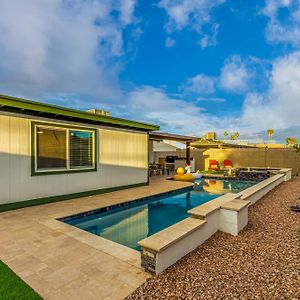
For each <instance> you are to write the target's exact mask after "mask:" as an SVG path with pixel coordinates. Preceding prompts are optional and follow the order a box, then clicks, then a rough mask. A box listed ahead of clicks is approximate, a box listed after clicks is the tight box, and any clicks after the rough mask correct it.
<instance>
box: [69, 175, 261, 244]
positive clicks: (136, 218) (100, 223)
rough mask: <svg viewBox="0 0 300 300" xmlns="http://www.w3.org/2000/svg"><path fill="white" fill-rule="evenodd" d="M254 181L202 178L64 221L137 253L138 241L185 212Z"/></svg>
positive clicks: (167, 225) (169, 224)
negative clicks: (171, 192)
mask: <svg viewBox="0 0 300 300" xmlns="http://www.w3.org/2000/svg"><path fill="white" fill-rule="evenodd" d="M255 183H256V182H243V181H224V180H212V179H210V180H208V179H202V180H200V181H197V182H196V184H195V186H194V189H192V188H191V190H190V191H188V192H184V193H180V194H175V195H172V196H170V195H166V196H163V197H155V198H153V199H150V200H149V199H147V200H145V202H143V201H142V202H140V203H135V204H128V205H127V206H124V207H122V208H116V209H112V210H109V211H108V212H102V213H96V214H93V215H90V216H84V217H79V218H74V219H71V220H68V221H65V222H66V223H68V224H71V225H74V226H76V227H78V228H81V229H83V230H86V231H88V232H91V233H93V234H96V235H99V236H101V237H103V238H106V239H109V240H112V241H114V242H116V243H119V244H122V245H125V246H127V247H130V248H133V249H136V250H139V246H138V244H137V242H138V241H140V240H142V239H144V238H146V237H148V236H150V235H152V234H154V233H156V232H158V231H160V230H162V229H165V228H167V227H169V226H171V225H173V224H175V223H177V222H179V221H181V220H183V219H185V218H187V217H188V216H189V214H188V213H187V211H188V210H190V209H192V208H193V207H196V206H199V205H201V204H203V203H205V202H208V201H210V200H212V199H214V198H216V197H218V196H220V195H222V194H225V193H227V192H231V193H238V192H240V191H242V190H244V189H246V188H247V187H250V186H252V185H254V184H255Z"/></svg>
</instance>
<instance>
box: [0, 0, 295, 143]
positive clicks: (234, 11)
mask: <svg viewBox="0 0 300 300" xmlns="http://www.w3.org/2000/svg"><path fill="white" fill-rule="evenodd" d="M0 32H1V35H0V93H2V94H9V95H14V96H21V97H25V98H30V99H34V100H38V101H43V102H48V103H54V104H58V105H63V106H69V107H73V108H78V109H89V108H104V109H107V110H109V111H110V112H111V114H112V115H114V116H119V117H124V118H131V119H135V120H140V121H145V122H149V123H155V124H159V125H161V129H162V130H163V131H169V132H174V133H181V134H194V135H199V136H201V135H202V134H204V133H205V132H207V131H217V132H218V133H220V134H222V132H223V131H224V130H228V131H230V132H234V131H239V132H240V134H241V139H249V140H256V141H258V140H262V139H266V135H265V131H266V129H267V128H274V129H275V132H277V135H276V133H275V136H274V138H275V139H277V140H278V141H283V140H284V138H285V137H287V136H298V137H299V138H300V134H299V133H300V128H299V127H298V126H299V125H298V119H299V112H300V51H299V50H300V49H299V48H300V4H299V1H295V0H294V1H293V0H261V1H241V0H172V1H171V0H159V1H146V0H115V1H113V0H101V1H100V0H44V1H40V0H26V1H22V2H20V1H18V0H1V1H0Z"/></svg>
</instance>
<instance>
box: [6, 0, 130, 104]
mask: <svg viewBox="0 0 300 300" xmlns="http://www.w3.org/2000/svg"><path fill="white" fill-rule="evenodd" d="M134 6H135V1H134V0H123V1H121V0H120V1H110V0H107V1H92V0H77V1H75V0H74V1H64V0H45V1H39V0H27V1H18V0H2V1H0V32H1V35H0V82H1V85H0V88H1V90H2V92H6V93H14V94H19V95H26V96H30V97H41V96H42V95H43V94H52V95H55V94H60V93H65V94H76V93H78V94H81V95H89V96H90V97H92V98H95V99H96V98H99V97H105V98H109V99H113V98H116V97H118V96H119V95H120V93H121V92H120V90H119V86H118V80H117V75H118V72H119V69H120V68H121V65H120V64H118V58H119V57H120V56H121V55H122V54H123V40H122V30H123V29H124V28H125V27H126V26H127V25H128V24H129V23H131V22H133V20H134V16H133V11H134ZM113 12H118V13H117V14H113ZM112 60H113V61H114V66H113V67H112V64H111V62H112Z"/></svg>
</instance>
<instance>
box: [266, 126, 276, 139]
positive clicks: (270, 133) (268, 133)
mask: <svg viewBox="0 0 300 300" xmlns="http://www.w3.org/2000/svg"><path fill="white" fill-rule="evenodd" d="M274 133H275V130H274V129H272V128H269V129H268V130H267V135H268V137H269V139H270V140H272V138H273V135H274Z"/></svg>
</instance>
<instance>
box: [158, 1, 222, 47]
mask: <svg viewBox="0 0 300 300" xmlns="http://www.w3.org/2000/svg"><path fill="white" fill-rule="evenodd" d="M225 1H226V0H177V1H174V0H161V1H160V2H159V4H158V6H159V7H161V8H163V9H164V10H165V11H166V13H167V15H168V23H167V24H166V30H167V32H168V33H170V32H173V31H175V30H183V29H184V28H190V29H193V30H194V31H196V32H197V33H199V34H201V35H202V38H201V40H200V41H199V45H200V46H201V47H202V48H203V49H204V48H206V47H209V46H214V45H216V42H217V41H216V36H217V33H218V26H219V25H218V24H216V23H213V22H212V20H211V13H212V10H213V9H214V8H215V7H217V6H219V5H221V4H223V3H224V2H225ZM203 25H209V26H210V27H211V31H212V33H211V35H209V34H203V32H202V31H203V30H202V27H203Z"/></svg>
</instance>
